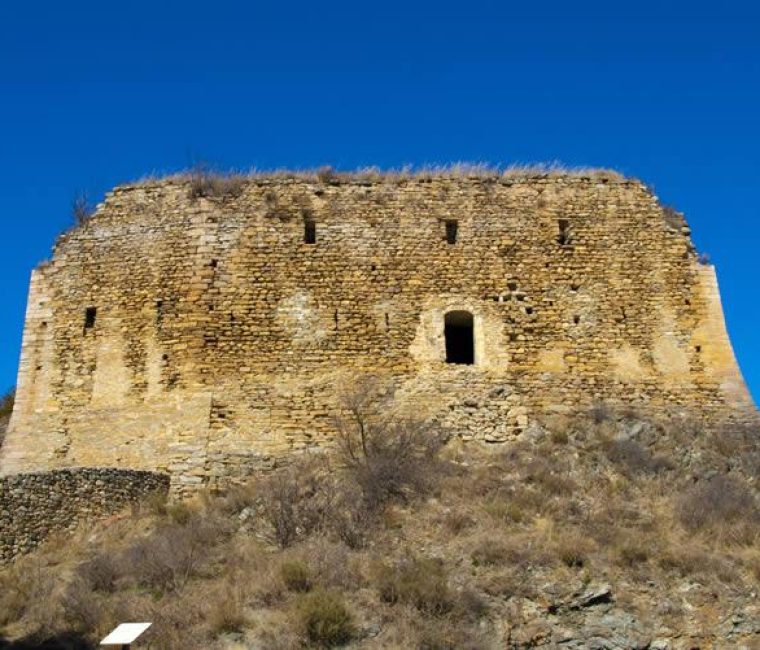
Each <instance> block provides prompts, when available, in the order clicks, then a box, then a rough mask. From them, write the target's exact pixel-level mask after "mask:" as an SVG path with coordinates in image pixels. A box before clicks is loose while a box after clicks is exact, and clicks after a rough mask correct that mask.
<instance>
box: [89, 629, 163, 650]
mask: <svg viewBox="0 0 760 650" xmlns="http://www.w3.org/2000/svg"><path fill="white" fill-rule="evenodd" d="M151 625H152V623H122V624H121V625H118V626H117V627H116V628H115V629H114V630H113V631H112V632H111V633H110V634H109V635H108V636H107V637H106V638H105V639H103V640H102V641H101V642H100V645H118V646H121V648H122V650H129V646H130V645H131V644H132V643H134V642H135V641H137V638H138V637H139V636H140V635H141V634H142V633H143V632H145V630H147V629H148V628H149V627H150V626H151Z"/></svg>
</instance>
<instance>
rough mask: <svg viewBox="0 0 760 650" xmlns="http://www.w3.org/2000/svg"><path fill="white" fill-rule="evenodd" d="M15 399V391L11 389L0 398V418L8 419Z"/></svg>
mask: <svg viewBox="0 0 760 650" xmlns="http://www.w3.org/2000/svg"><path fill="white" fill-rule="evenodd" d="M15 399H16V389H15V388H12V389H11V390H9V391H8V392H7V393H6V394H5V395H3V396H2V397H0V418H7V417H10V415H11V413H12V412H13V402H14V401H15Z"/></svg>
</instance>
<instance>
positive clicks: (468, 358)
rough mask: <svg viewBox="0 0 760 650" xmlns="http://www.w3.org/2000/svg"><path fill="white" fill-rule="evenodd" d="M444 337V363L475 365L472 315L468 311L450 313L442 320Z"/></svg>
mask: <svg viewBox="0 0 760 650" xmlns="http://www.w3.org/2000/svg"><path fill="white" fill-rule="evenodd" d="M444 336H445V337H446V363H463V364H468V365H472V364H473V363H475V337H474V335H473V329H472V314H471V313H470V312H468V311H450V312H449V313H448V314H446V316H445V318H444Z"/></svg>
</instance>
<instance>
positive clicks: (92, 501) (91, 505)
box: [0, 468, 169, 563]
mask: <svg viewBox="0 0 760 650" xmlns="http://www.w3.org/2000/svg"><path fill="white" fill-rule="evenodd" d="M168 488H169V477H168V476H167V475H165V474H163V475H162V474H155V473H153V472H140V471H131V470H123V469H110V468H105V469H104V468H75V469H62V470H56V471H52V472H40V473H34V474H18V475H16V476H6V477H3V478H0V563H2V562H7V561H10V560H12V559H13V558H15V557H16V556H18V555H21V554H23V553H28V552H29V551H31V550H32V549H34V548H35V547H37V546H38V545H39V544H40V543H42V542H43V541H44V540H45V539H46V538H47V537H48V536H49V535H51V534H52V533H56V532H64V531H73V530H75V529H76V528H77V526H79V525H80V524H82V523H83V522H86V521H92V520H95V519H98V518H100V517H103V516H106V515H110V514H113V513H116V512H119V511H120V510H121V509H123V508H124V507H126V506H128V505H129V504H131V503H136V502H138V501H140V500H141V499H143V498H145V497H146V496H147V495H149V494H151V493H155V492H164V493H166V492H167V490H168Z"/></svg>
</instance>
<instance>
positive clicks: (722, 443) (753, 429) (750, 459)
mask: <svg viewBox="0 0 760 650" xmlns="http://www.w3.org/2000/svg"><path fill="white" fill-rule="evenodd" d="M708 440H709V443H710V446H711V447H712V448H713V449H714V450H715V451H716V452H718V453H719V454H720V455H721V456H723V457H724V458H727V459H729V460H730V461H731V462H734V463H736V464H738V465H739V466H740V467H741V468H742V469H743V470H744V472H746V474H747V475H748V476H750V477H753V478H756V479H757V478H760V427H758V426H757V425H751V424H739V423H728V424H726V425H724V426H722V427H720V428H718V429H717V430H715V431H712V432H711V433H710V435H709V437H708Z"/></svg>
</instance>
